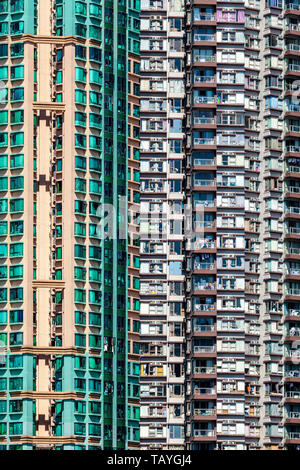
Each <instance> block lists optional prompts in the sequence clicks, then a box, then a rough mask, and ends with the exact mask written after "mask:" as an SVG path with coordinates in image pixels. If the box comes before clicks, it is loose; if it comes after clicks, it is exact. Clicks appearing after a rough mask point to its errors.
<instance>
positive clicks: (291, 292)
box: [286, 289, 300, 295]
mask: <svg viewBox="0 0 300 470" xmlns="http://www.w3.org/2000/svg"><path fill="white" fill-rule="evenodd" d="M286 294H287V295H300V289H287V290H286Z"/></svg>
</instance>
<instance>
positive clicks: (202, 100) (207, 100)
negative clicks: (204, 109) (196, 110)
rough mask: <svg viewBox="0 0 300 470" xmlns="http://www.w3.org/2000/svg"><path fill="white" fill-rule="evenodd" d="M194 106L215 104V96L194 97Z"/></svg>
mask: <svg viewBox="0 0 300 470" xmlns="http://www.w3.org/2000/svg"><path fill="white" fill-rule="evenodd" d="M193 103H194V104H215V103H216V98H215V97H214V96H194V99H193Z"/></svg>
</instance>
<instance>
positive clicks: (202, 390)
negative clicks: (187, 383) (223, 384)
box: [194, 387, 216, 395]
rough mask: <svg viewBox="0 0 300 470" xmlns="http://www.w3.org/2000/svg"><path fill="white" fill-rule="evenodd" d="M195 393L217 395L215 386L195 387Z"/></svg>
mask: <svg viewBox="0 0 300 470" xmlns="http://www.w3.org/2000/svg"><path fill="white" fill-rule="evenodd" d="M194 394H195V395H215V394H216V389H215V388H213V387H210V388H196V387H195V388H194Z"/></svg>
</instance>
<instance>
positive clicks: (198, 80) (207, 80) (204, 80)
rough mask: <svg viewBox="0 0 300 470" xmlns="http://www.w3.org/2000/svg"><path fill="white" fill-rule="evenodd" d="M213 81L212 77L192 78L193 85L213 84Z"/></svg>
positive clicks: (213, 77) (214, 78) (214, 79)
mask: <svg viewBox="0 0 300 470" xmlns="http://www.w3.org/2000/svg"><path fill="white" fill-rule="evenodd" d="M215 81H216V77H215V76H214V75H213V76H209V77H205V76H199V75H198V76H197V75H195V76H194V83H213V82H215Z"/></svg>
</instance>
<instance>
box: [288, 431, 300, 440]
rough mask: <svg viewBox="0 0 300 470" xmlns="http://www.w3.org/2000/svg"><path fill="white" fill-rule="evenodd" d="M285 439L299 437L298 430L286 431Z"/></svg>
mask: <svg viewBox="0 0 300 470" xmlns="http://www.w3.org/2000/svg"><path fill="white" fill-rule="evenodd" d="M285 439H300V432H287V433H285Z"/></svg>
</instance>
